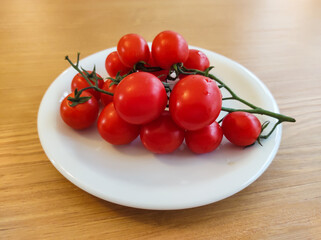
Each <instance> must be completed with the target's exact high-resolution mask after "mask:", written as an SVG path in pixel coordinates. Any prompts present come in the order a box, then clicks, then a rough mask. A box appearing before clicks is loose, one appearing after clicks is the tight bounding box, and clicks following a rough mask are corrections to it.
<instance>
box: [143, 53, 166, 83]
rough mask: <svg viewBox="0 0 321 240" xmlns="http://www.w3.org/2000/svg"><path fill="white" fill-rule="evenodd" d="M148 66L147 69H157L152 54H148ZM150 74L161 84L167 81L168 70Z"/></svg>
mask: <svg viewBox="0 0 321 240" xmlns="http://www.w3.org/2000/svg"><path fill="white" fill-rule="evenodd" d="M148 66H149V67H158V66H157V63H156V62H155V60H154V59H153V56H152V53H150V58H149V61H148ZM151 74H153V75H154V76H156V77H157V78H159V80H161V81H162V82H164V81H166V79H167V75H168V74H169V70H168V69H164V70H161V71H157V72H151Z"/></svg>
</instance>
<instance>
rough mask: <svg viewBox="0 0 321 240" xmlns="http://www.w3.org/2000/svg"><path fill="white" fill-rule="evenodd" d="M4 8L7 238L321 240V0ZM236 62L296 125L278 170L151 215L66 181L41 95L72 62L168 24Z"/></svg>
mask: <svg viewBox="0 0 321 240" xmlns="http://www.w3.org/2000/svg"><path fill="white" fill-rule="evenodd" d="M1 3H2V4H1V5H2V6H1V8H0V13H1V14H0V19H1V21H0V42H1V44H0V53H1V54H0V72H1V77H0V79H1V85H0V98H1V101H0V109H1V118H0V123H1V124H0V129H1V130H0V239H89V238H94V239H320V236H321V217H320V212H321V144H320V143H321V141H320V140H321V137H320V136H321V95H320V89H321V81H320V77H321V68H320V62H321V27H320V23H321V14H320V9H321V1H318V0H315V1H312V0H311V1H310V0H306V1H299V0H298V1H292V0H288V1H277V0H272V1H268V0H266V1H264V0H261V1H255V0H246V1H236V0H235V1H232V0H229V1H223V0H222V1H213V0H201V1H192V0H185V1H147V0H137V1H130V0H127V1H84V0H82V1H77V2H76V1H74V2H73V1H63V0H57V1H49V0H45V1H40V0H34V1H28V2H26V1H21V0H4V1H2V2H1ZM166 29H171V30H174V31H177V32H179V33H181V34H182V35H183V36H184V37H185V39H187V41H188V43H189V44H191V45H194V46H199V47H202V48H205V49H209V50H212V51H215V52H218V53H220V54H223V55H225V56H227V57H229V58H231V59H234V60H236V61H238V62H239V63H241V64H242V65H244V66H245V67H247V68H248V69H250V70H251V71H252V72H254V73H255V74H256V75H257V76H258V77H259V78H260V79H261V80H262V81H263V82H264V83H265V84H266V85H267V87H268V88H269V89H270V91H271V92H272V94H273V95H274V97H275V99H276V101H277V103H278V105H279V108H280V111H281V112H282V113H284V114H286V115H290V116H293V117H294V118H296V120H297V122H296V123H295V124H290V123H288V124H284V126H283V136H282V142H281V146H280V149H279V151H278V153H277V155H276V157H275V159H274V161H273V162H272V164H271V165H270V167H269V168H268V169H267V171H266V172H265V173H264V174H263V175H262V176H261V177H260V178H259V179H258V180H257V181H256V182H254V183H253V184H251V185H250V186H249V187H247V188H246V189H244V190H243V191H241V192H239V193H237V194H235V195H234V196H232V197H229V198H227V199H225V200H222V201H219V202H216V203H213V204H210V205H207V206H203V207H198V208H193V209H186V210H175V211H152V210H140V209H134V208H129V207H124V206H119V205H117V204H113V203H109V202H106V201H103V200H101V199H99V198H96V197H94V196H92V195H90V194H88V193H86V192H84V191H82V190H81V189H79V188H78V187H76V186H75V185H73V184H72V183H70V182H69V181H68V180H66V179H65V178H64V177H63V176H62V175H61V174H60V173H59V172H58V171H57V170H56V169H55V168H54V166H53V165H52V164H51V163H50V161H49V160H48V158H47V156H46V155H45V153H44V151H43V149H42V147H41V144H40V141H39V138H38V133H37V121H36V120H37V112H38V108H39V104H40V101H41V99H42V96H43V94H44V93H45V91H46V89H47V88H48V86H49V85H50V84H51V83H52V81H53V80H54V79H55V78H56V77H57V76H58V75H59V74H60V73H61V72H62V71H63V70H64V69H66V68H67V67H68V64H67V63H66V61H64V60H63V58H64V56H65V55H72V56H74V55H75V53H76V52H78V51H80V52H81V53H82V56H83V57H84V56H87V55H90V54H92V53H95V52H97V51H100V50H102V49H106V48H109V47H112V46H115V45H116V43H117V42H118V40H119V38H120V37H121V36H123V35H124V34H126V33H130V32H134V33H138V34H140V35H142V36H144V37H145V39H146V40H148V41H152V39H153V37H154V36H155V35H156V34H157V33H159V32H160V31H163V30H166Z"/></svg>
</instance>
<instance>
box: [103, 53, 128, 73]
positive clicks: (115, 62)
mask: <svg viewBox="0 0 321 240" xmlns="http://www.w3.org/2000/svg"><path fill="white" fill-rule="evenodd" d="M105 68H106V71H107V73H108V74H109V76H110V77H112V78H115V77H116V75H117V73H119V74H120V75H124V74H126V73H128V72H129V71H130V70H131V68H130V67H127V66H125V65H124V64H123V63H122V62H121V61H120V59H119V56H118V53H117V51H114V52H111V53H110V54H109V55H108V56H107V58H106V60H105Z"/></svg>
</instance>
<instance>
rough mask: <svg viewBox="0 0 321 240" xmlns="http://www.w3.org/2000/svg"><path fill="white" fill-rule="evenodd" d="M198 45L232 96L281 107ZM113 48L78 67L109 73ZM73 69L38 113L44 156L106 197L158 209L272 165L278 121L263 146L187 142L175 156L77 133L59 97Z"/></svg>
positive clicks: (246, 180)
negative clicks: (210, 148) (207, 146)
mask: <svg viewBox="0 0 321 240" xmlns="http://www.w3.org/2000/svg"><path fill="white" fill-rule="evenodd" d="M194 48H195V47H194ZM200 50H202V51H204V52H205V53H206V55H207V56H208V58H209V59H210V62H211V64H212V65H215V68H214V69H213V70H212V73H214V74H216V75H217V76H219V77H220V78H221V79H223V80H224V81H225V83H227V84H228V85H229V86H230V87H231V88H232V89H234V90H235V91H236V92H237V94H239V95H240V96H242V97H243V98H245V99H247V100H249V101H250V102H252V103H255V104H256V105H258V106H261V107H263V108H266V109H269V110H272V111H274V112H278V111H279V110H278V107H277V104H276V102H275V100H274V98H273V96H272V95H271V93H270V92H269V90H268V89H267V88H266V87H265V85H264V84H263V83H262V82H261V81H260V80H259V79H258V78H257V77H256V76H255V75H254V74H252V73H251V72H250V71H248V70H247V69H246V68H244V67H243V66H241V65H240V64H238V63H236V62H234V61H232V60H230V59H228V58H226V57H224V56H222V55H219V54H217V53H214V52H210V51H207V50H204V49H200ZM112 51H115V48H111V49H107V50H104V51H101V52H98V53H95V54H93V55H91V56H89V57H86V58H85V59H83V60H81V61H80V65H81V66H82V67H84V68H85V69H92V68H93V66H94V64H95V65H96V68H97V73H99V74H100V75H102V76H103V77H106V76H107V73H106V70H105V67H104V61H105V58H106V56H107V55H108V54H109V53H110V52H112ZM72 57H73V59H74V60H75V59H76V58H75V56H72ZM66 64H67V62H66ZM75 74H76V71H75V70H74V69H72V68H71V67H69V68H68V69H67V70H65V71H64V72H63V73H62V74H61V75H60V76H59V77H57V79H55V81H54V82H53V83H52V84H51V86H50V87H49V88H48V90H47V92H46V93H45V95H44V97H43V99H42V102H41V104H40V108H39V112H38V133H39V138H40V141H41V144H42V147H43V149H44V150H45V152H46V154H47V156H48V158H49V159H50V161H51V162H52V164H53V165H54V166H55V167H56V168H57V169H58V170H59V172H60V173H61V174H62V175H64V176H65V177H66V178H67V179H68V180H70V181H71V182H72V183H74V184H75V185H77V186H78V187H80V188H81V189H83V190H85V191H86V192H89V193H91V194H93V195H95V196H97V197H99V198H102V199H105V200H107V201H110V202H114V203H117V204H121V205H125V206H130V207H136V208H143V209H159V210H165V209H184V208H191V207H197V206H202V205H206V204H209V203H213V202H216V201H219V200H221V199H224V198H226V197H229V196H231V195H233V194H235V193H237V192H239V191H241V190H242V189H244V188H245V187H247V186H248V185H249V184H251V183H252V182H253V181H255V180H256V179H257V178H258V177H259V176H260V175H261V174H262V173H263V172H264V171H265V170H266V168H267V167H268V166H269V164H270V163H271V162H272V160H273V158H274V156H275V154H276V152H277V150H278V147H279V145H280V140H281V134H282V128H281V126H278V127H277V129H276V131H275V132H274V133H273V134H272V135H271V136H270V138H269V139H267V140H265V141H263V147H261V146H260V145H258V144H256V145H254V146H252V147H249V148H245V149H244V148H239V147H235V146H233V145H232V144H230V143H229V142H227V140H226V139H223V142H222V144H221V146H220V147H219V148H218V149H217V150H216V151H214V152H212V153H209V154H203V155H194V154H193V153H191V152H190V151H189V150H188V149H187V148H186V145H185V144H183V145H182V146H181V147H180V149H179V150H177V151H176V152H175V153H173V154H169V155H154V154H152V153H150V152H148V151H147V150H145V149H144V147H143V145H142V144H141V142H140V140H139V138H137V139H136V140H135V141H134V142H132V143H131V144H130V145H127V146H113V145H110V144H108V143H107V142H105V141H103V140H102V139H101V137H100V136H99V134H98V132H97V130H96V127H95V126H93V127H92V128H90V129H88V130H85V131H75V130H73V129H71V128H69V127H68V126H67V125H65V124H64V123H63V122H62V120H61V118H60V115H59V107H60V102H61V101H62V99H63V98H64V96H66V94H67V93H68V92H70V83H71V80H72V78H73V76H74V75H75ZM223 94H225V93H223ZM224 106H233V107H237V106H242V105H239V104H236V103H235V102H232V101H230V102H224ZM260 120H262V121H264V120H266V118H264V117H260Z"/></svg>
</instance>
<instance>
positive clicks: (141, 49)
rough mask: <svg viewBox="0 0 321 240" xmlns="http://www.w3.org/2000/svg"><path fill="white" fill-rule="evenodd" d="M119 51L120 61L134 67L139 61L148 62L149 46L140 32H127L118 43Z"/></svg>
mask: <svg viewBox="0 0 321 240" xmlns="http://www.w3.org/2000/svg"><path fill="white" fill-rule="evenodd" d="M117 52H118V55H119V59H120V61H121V62H122V63H123V64H124V65H125V66H127V67H130V68H132V67H133V66H134V65H135V64H136V63H138V62H139V61H144V62H146V63H147V62H148V59H149V55H150V53H149V47H148V45H147V42H146V41H145V39H144V38H142V37H141V36H139V35H138V34H127V35H125V36H123V37H122V38H121V39H120V40H119V42H118V44H117Z"/></svg>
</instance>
